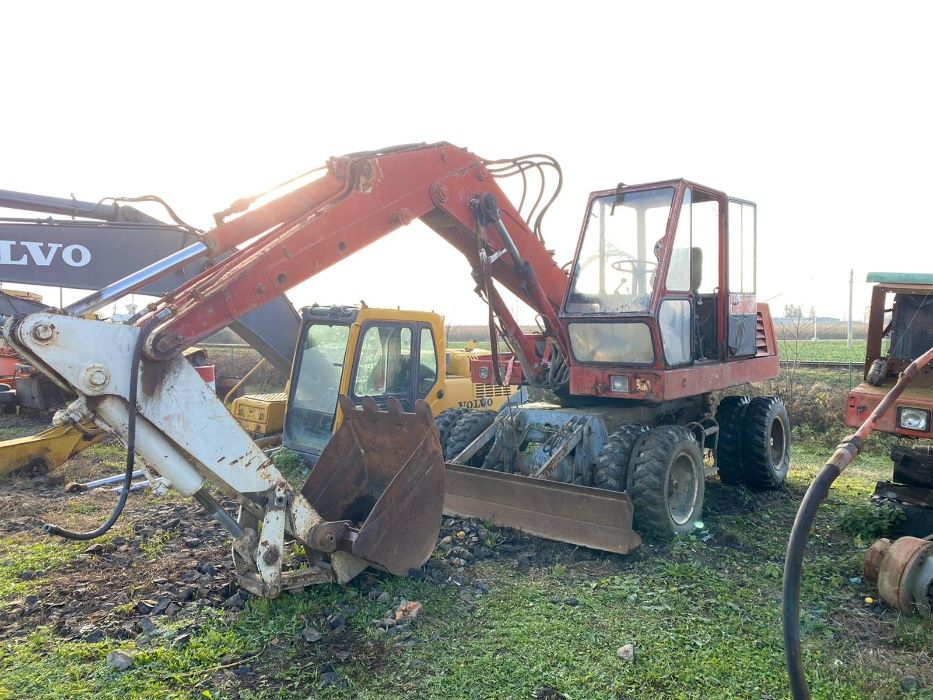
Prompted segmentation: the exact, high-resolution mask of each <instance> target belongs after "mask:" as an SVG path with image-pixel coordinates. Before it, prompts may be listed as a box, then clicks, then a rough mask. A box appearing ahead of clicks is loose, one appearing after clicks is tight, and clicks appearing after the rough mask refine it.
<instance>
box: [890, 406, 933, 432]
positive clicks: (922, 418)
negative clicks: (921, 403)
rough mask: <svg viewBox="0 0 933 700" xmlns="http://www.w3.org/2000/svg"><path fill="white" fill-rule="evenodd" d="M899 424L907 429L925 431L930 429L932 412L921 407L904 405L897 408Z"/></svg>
mask: <svg viewBox="0 0 933 700" xmlns="http://www.w3.org/2000/svg"><path fill="white" fill-rule="evenodd" d="M897 424H898V426H899V427H901V428H905V429H907V430H917V431H919V432H924V431H926V430H929V429H930V412H929V411H924V410H923V409H921V408H907V407H905V406H902V407H901V408H899V409H897Z"/></svg>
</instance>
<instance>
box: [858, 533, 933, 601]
mask: <svg viewBox="0 0 933 700" xmlns="http://www.w3.org/2000/svg"><path fill="white" fill-rule="evenodd" d="M876 544H877V543H876ZM882 547H883V546H882ZM872 548H874V545H873V547H872ZM931 557H933V542H931V541H930V540H928V539H926V540H923V539H920V538H919V537H901V538H900V539H898V540H896V541H895V542H893V543H891V544H890V546H889V547H888V548H887V551H886V552H885V554H884V556H883V558H882V561H881V565H880V567H879V570H878V594H879V595H880V596H881V599H882V600H883V601H884V602H885V603H887V604H888V605H891V606H893V607H895V608H897V609H898V610H900V611H901V612H904V613H908V614H911V613H920V614H922V615H926V616H927V617H929V616H930V600H929V597H928V588H929V586H930V584H931V582H933V581H931V580H930V574H928V573H927V569H928V568H929V567H927V566H925V565H926V562H927V561H928V560H929V559H930V558H931Z"/></svg>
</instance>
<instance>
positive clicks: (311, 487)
mask: <svg viewBox="0 0 933 700" xmlns="http://www.w3.org/2000/svg"><path fill="white" fill-rule="evenodd" d="M249 203H250V202H249V201H248V200H246V201H241V202H239V203H236V204H235V206H234V207H233V209H234V210H235V211H236V210H244V209H246V208H247V206H248V205H249ZM415 218H420V219H422V220H423V221H424V222H425V223H426V224H427V225H428V226H430V227H431V228H432V229H433V230H434V231H436V232H437V233H438V234H439V235H440V236H442V237H443V238H444V239H445V240H447V241H448V242H449V243H451V245H453V246H454V247H455V248H457V249H458V250H460V251H461V252H462V253H463V254H464V255H465V256H466V258H467V260H468V261H469V262H470V264H471V266H472V267H473V274H474V278H475V279H476V283H477V288H478V291H479V292H480V293H481V295H483V296H484V297H485V298H486V300H487V301H488V302H489V304H490V305H491V307H492V308H493V311H494V312H495V314H496V316H497V317H498V320H499V323H500V327H501V329H502V331H503V333H504V334H505V336H506V337H507V338H508V339H509V340H510V342H511V344H512V345H513V348H514V350H515V351H516V353H517V355H518V357H519V360H520V361H521V363H522V365H523V369H524V374H525V376H526V377H529V378H530V379H531V380H532V381H535V380H541V379H542V378H545V377H552V376H553V373H549V372H548V370H549V369H550V368H551V366H552V364H553V363H555V362H559V361H564V360H563V358H569V357H570V353H569V352H567V340H566V338H565V337H564V335H563V331H562V330H561V326H560V324H559V323H558V320H557V313H558V308H559V306H560V304H561V301H562V299H563V296H564V292H565V289H566V285H567V276H566V274H565V273H564V272H563V271H562V270H561V269H560V268H559V267H558V266H557V265H556V264H555V263H554V261H553V260H552V259H551V256H550V254H549V252H548V251H547V250H546V249H545V247H544V245H543V243H542V242H541V240H540V239H539V238H538V237H537V236H536V235H535V232H534V231H532V230H531V229H530V228H529V227H528V226H527V225H526V224H525V222H524V221H523V220H522V218H521V216H520V215H519V213H518V212H517V211H516V210H515V209H514V207H512V205H511V204H510V203H509V202H508V200H507V198H506V197H505V196H504V194H503V193H502V191H501V190H500V189H499V187H498V185H497V184H496V183H495V181H494V178H493V176H492V174H491V173H490V171H489V170H488V169H487V168H486V167H485V165H484V162H483V161H482V160H481V159H479V158H478V157H476V156H475V155H473V154H471V153H469V152H468V151H465V150H462V149H459V148H456V147H454V146H451V145H449V144H445V143H440V144H434V145H421V146H409V147H401V148H397V149H389V150H384V151H378V152H370V153H361V154H353V155H350V156H345V157H342V158H334V159H331V160H330V161H329V162H328V164H327V167H326V173H325V174H324V175H323V176H321V177H319V178H318V179H316V180H314V181H312V182H310V183H308V184H307V185H304V186H302V187H299V188H298V189H296V190H294V191H292V192H290V193H288V194H286V195H284V196H281V197H279V198H277V199H275V200H273V201H271V202H269V203H268V204H265V205H262V206H259V207H256V208H254V209H250V210H248V211H245V213H243V214H242V216H239V217H238V218H236V219H233V220H231V221H229V222H225V223H220V224H219V225H218V226H217V227H216V228H215V229H213V230H212V231H209V232H208V233H207V234H205V235H204V236H203V237H201V239H200V240H198V241H197V242H195V243H193V244H192V245H190V246H188V247H186V248H184V249H182V250H181V251H178V252H176V253H174V254H172V255H170V256H168V257H166V258H165V259H163V260H161V261H159V262H157V263H153V264H152V265H149V266H148V267H147V268H145V269H143V270H140V271H138V272H136V273H133V274H131V275H129V276H127V277H125V278H123V279H121V280H118V281H117V282H114V283H113V284H111V285H108V286H107V287H105V288H104V289H102V290H100V291H99V292H97V293H95V294H93V295H91V296H89V297H87V298H86V299H84V300H81V301H79V302H77V303H76V304H73V305H72V306H70V307H68V309H66V310H65V311H66V312H68V313H67V314H60V313H53V312H44V313H35V314H29V315H26V316H21V317H14V318H10V319H8V320H7V321H6V323H5V324H4V326H3V335H4V337H5V338H6V339H7V340H8V341H9V342H10V343H11V345H13V347H14V348H15V349H16V350H17V351H18V352H20V353H21V354H22V355H23V356H24V357H26V358H27V359H28V360H29V361H30V362H31V363H32V364H34V365H35V366H36V367H38V368H40V369H41V370H42V371H43V372H45V373H46V374H47V375H48V376H49V377H50V378H52V379H53V380H54V381H56V382H58V383H59V384H60V385H61V386H63V387H65V388H69V389H71V390H73V391H75V392H76V393H77V394H78V396H79V398H78V400H77V401H75V402H74V403H73V404H72V405H71V406H69V408H68V409H67V410H66V411H64V412H62V413H61V414H60V415H59V416H58V417H57V422H58V423H59V424H65V423H76V422H81V421H86V420H94V421H95V422H96V423H97V424H98V425H101V426H103V427H105V428H106V429H107V430H109V431H110V432H112V433H114V434H116V435H117V436H119V437H120V438H121V439H122V440H123V441H124V443H127V444H129V445H133V446H134V450H133V452H134V453H135V454H138V455H139V456H140V458H141V459H142V460H143V461H144V464H145V466H146V468H147V469H149V470H151V471H153V472H156V473H157V475H156V474H152V475H151V478H153V479H156V480H157V483H158V481H161V483H163V484H165V485H168V486H171V487H173V488H175V489H176V490H178V491H179V492H181V493H182V494H185V495H189V496H192V497H194V498H195V499H197V500H198V501H199V502H200V503H201V504H202V505H203V506H204V507H205V508H206V509H207V510H208V511H209V512H211V513H212V514H213V516H214V517H215V518H216V519H217V520H218V521H219V522H220V523H221V524H222V525H223V526H224V527H225V528H226V529H227V530H228V531H229V532H230V533H231V535H232V536H233V538H234V545H233V552H234V561H235V563H236V567H237V573H238V576H239V580H240V582H241V585H243V586H244V587H245V588H247V589H248V590H251V591H253V592H255V593H258V594H261V595H266V596H275V595H277V594H278V593H279V592H280V591H281V590H283V589H285V588H291V587H297V586H303V585H307V584H308V583H313V582H317V581H325V580H335V579H336V580H338V581H346V580H349V579H350V578H352V577H353V576H355V575H356V574H357V573H359V572H360V571H361V570H362V569H363V568H365V567H366V565H367V564H375V565H377V566H381V567H382V568H385V569H387V570H389V571H392V572H393V573H397V574H403V573H406V572H407V571H408V570H409V569H411V568H412V567H417V566H419V565H420V564H421V563H423V562H424V560H425V559H426V558H427V557H428V556H429V555H430V552H431V551H432V549H433V546H434V543H435V540H436V536H437V532H438V529H439V526H440V517H441V511H442V507H443V498H444V464H443V459H442V456H441V453H440V446H439V444H438V440H437V433H436V429H435V427H434V421H433V417H432V415H431V412H430V409H429V408H428V407H427V405H426V404H425V403H424V402H418V403H417V404H416V406H415V412H414V413H413V414H406V413H403V412H402V410H401V408H400V406H399V404H398V403H397V402H392V401H390V402H389V407H388V411H387V412H380V411H378V409H377V407H376V406H375V403H374V402H372V401H366V402H364V405H363V407H362V408H363V410H355V407H354V406H353V405H352V403H350V402H349V401H347V400H345V399H342V401H343V404H345V405H342V410H343V415H344V423H343V425H342V426H341V428H340V430H339V431H338V433H337V434H336V435H335V436H334V438H333V440H332V441H331V442H330V444H329V445H328V447H327V449H326V450H325V451H324V453H323V454H322V456H321V458H320V460H319V461H318V463H317V464H316V466H315V469H314V472H313V475H312V478H311V479H310V480H309V482H308V483H306V484H305V487H304V488H303V489H302V491H301V492H299V491H297V490H296V489H294V488H292V487H291V486H290V484H289V483H288V481H287V479H286V478H285V477H284V476H283V475H282V474H281V473H280V472H279V471H278V470H277V469H276V468H275V466H274V465H273V464H272V462H271V461H270V460H269V459H268V457H267V456H266V455H265V454H264V453H263V452H262V451H261V450H260V449H259V448H258V447H257V446H256V445H255V443H254V442H253V441H252V440H251V439H250V438H249V437H248V436H247V435H246V434H245V433H244V432H243V431H242V430H241V429H240V428H239V426H238V425H237V423H236V421H235V420H234V419H233V417H232V416H230V414H229V413H228V412H227V411H226V410H225V409H224V407H223V405H222V404H221V403H220V402H219V401H218V400H217V398H216V397H215V396H213V395H212V394H211V392H210V391H209V390H208V389H207V387H206V385H205V384H204V382H203V381H202V380H201V379H200V377H199V376H198V375H197V373H196V372H195V370H194V369H193V368H192V367H191V366H190V365H189V364H188V363H187V362H186V361H185V360H184V359H183V358H182V357H180V352H181V350H182V349H183V348H185V347H187V346H189V345H191V344H193V343H195V342H196V341H197V340H199V339H201V338H203V337H205V336H207V335H209V334H210V333H213V332H214V331H216V330H217V329H219V328H222V327H224V326H226V325H228V324H229V323H230V322H231V321H233V320H236V319H238V318H240V317H242V316H244V315H245V314H248V313H250V312H251V311H253V310H254V309H256V308H258V307H259V306H261V305H263V304H266V303H268V302H269V301H271V300H273V299H275V298H276V297H279V296H280V295H282V294H283V293H284V292H285V291H287V290H288V289H289V288H291V287H292V286H294V285H296V284H298V283H299V282H301V281H303V280H305V279H308V278H309V277H312V276H313V275H315V274H316V273H317V272H319V271H321V270H323V269H326V268H327V267H329V266H330V265H333V264H334V263H336V262H338V261H339V260H342V259H344V258H346V257H348V256H350V255H352V254H353V253H355V252H356V251H358V250H360V249H362V248H363V247H365V246H366V245H368V244H369V243H372V242H373V241H375V240H377V239H378V238H381V237H382V236H385V235H386V234H388V233H390V232H391V231H393V230H395V229H397V228H399V227H400V226H403V225H405V224H407V223H409V222H410V221H412V220H413V219H415ZM220 219H221V217H218V220H220ZM241 245H242V248H240V249H239V250H236V247H237V246H241ZM234 250H235V252H232V254H230V255H229V257H227V258H225V259H223V260H220V262H217V263H216V264H214V265H213V266H212V267H210V268H208V269H207V270H205V271H204V272H202V273H201V274H199V275H197V276H195V277H194V278H193V279H191V280H190V281H188V282H187V283H185V284H183V285H182V286H181V287H179V288H178V289H176V290H175V291H173V292H169V293H168V294H166V295H165V296H163V297H162V298H161V299H160V300H159V302H157V303H155V304H152V305H151V306H150V307H148V308H147V309H146V312H145V314H144V315H141V316H140V317H139V318H138V319H137V320H136V325H115V324H108V323H102V322H98V321H89V320H85V319H83V318H80V317H79V316H80V315H81V314H83V313H86V312H88V311H92V310H94V309H96V308H100V307H102V306H104V305H106V304H109V303H111V302H112V301H114V300H116V299H117V298H119V297H121V296H123V295H125V294H127V293H130V292H133V291H135V290H137V289H140V288H142V287H143V286H145V285H147V284H152V283H154V282H155V281H157V280H159V279H161V278H163V277H165V276H167V275H170V274H172V273H173V272H175V271H176V270H178V269H181V268H183V267H184V266H186V265H189V264H190V263H191V262H192V261H195V260H198V259H201V258H208V257H209V258H213V259H217V258H218V257H219V256H220V255H221V254H223V253H227V252H230V251H234ZM493 280H496V281H498V282H500V283H501V284H502V285H504V286H505V287H506V288H508V289H509V290H510V291H512V292H513V293H514V294H515V295H517V296H518V297H519V298H520V299H522V300H523V301H525V302H526V303H528V304H529V305H530V306H531V307H532V308H533V309H534V310H535V311H536V312H537V313H538V314H539V316H540V319H541V325H542V332H541V333H540V334H530V335H529V334H525V333H523V332H522V330H521V328H520V327H519V326H518V324H517V322H516V321H515V319H514V318H513V317H512V315H511V314H510V313H509V310H508V308H507V307H506V304H505V303H504V302H503V300H502V298H501V297H500V296H499V294H498V293H497V292H496V289H495V287H494V286H493V284H492V281H493ZM134 369H135V371H134ZM209 484H210V485H212V486H213V487H215V488H217V489H219V490H221V491H224V492H226V493H228V494H230V495H232V496H234V497H236V498H237V499H238V500H239V502H240V504H241V505H240V512H239V515H238V517H237V518H236V519H234V518H233V517H232V516H231V515H230V514H228V513H227V512H226V511H225V510H224V509H223V508H221V507H220V506H219V504H218V503H217V501H216V500H215V499H214V497H213V496H212V490H211V489H209V488H208V485H209ZM54 531H57V532H59V534H62V533H61V531H60V530H59V529H57V528H56V529H54ZM66 534H67V533H66ZM72 534H73V533H72ZM286 534H287V535H289V536H291V537H292V538H294V539H295V540H297V541H298V542H299V543H301V544H302V545H303V546H304V549H305V551H306V552H307V553H308V554H309V559H310V562H309V564H310V566H306V567H294V566H293V565H292V564H290V563H289V562H288V561H286V559H287V557H286V551H285V549H286V548H285V542H286V540H285V538H286ZM324 555H326V556H327V557H329V561H327V562H323V561H322V560H321V558H322V556H324Z"/></svg>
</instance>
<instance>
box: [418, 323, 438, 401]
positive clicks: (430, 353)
mask: <svg viewBox="0 0 933 700" xmlns="http://www.w3.org/2000/svg"><path fill="white" fill-rule="evenodd" d="M420 340H421V342H420V344H419V348H418V349H419V352H420V355H421V357H420V358H419V363H418V397H419V398H424V397H425V396H427V395H428V392H429V391H431V387H432V386H434V384H435V383H436V382H437V353H436V352H435V351H434V334H433V333H432V332H431V329H430V328H422V329H421V339H420Z"/></svg>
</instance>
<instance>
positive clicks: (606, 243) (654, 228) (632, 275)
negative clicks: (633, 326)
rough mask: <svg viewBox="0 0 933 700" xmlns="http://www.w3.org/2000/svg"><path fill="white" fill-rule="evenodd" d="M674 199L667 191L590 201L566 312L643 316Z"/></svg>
mask: <svg viewBox="0 0 933 700" xmlns="http://www.w3.org/2000/svg"><path fill="white" fill-rule="evenodd" d="M673 200H674V188H673V187H660V188H657V189H653V190H643V191H641V192H625V193H622V194H620V195H616V194H608V195H605V196H602V197H598V198H596V199H594V200H593V203H592V205H591V206H590V211H589V213H588V215H587V219H586V227H585V229H584V231H583V242H582V244H581V245H580V253H579V255H578V257H577V260H576V265H575V266H574V269H573V279H572V280H571V286H570V294H569V296H568V297H567V306H566V311H567V313H576V314H619V313H645V312H646V311H648V306H649V304H650V303H651V293H652V290H653V289H654V286H655V275H656V272H657V267H658V260H657V258H656V257H655V245H656V244H657V243H658V242H659V241H660V240H661V239H662V238H663V237H664V234H665V232H666V230H667V220H668V218H669V216H670V213H671V203H672V202H673Z"/></svg>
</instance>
